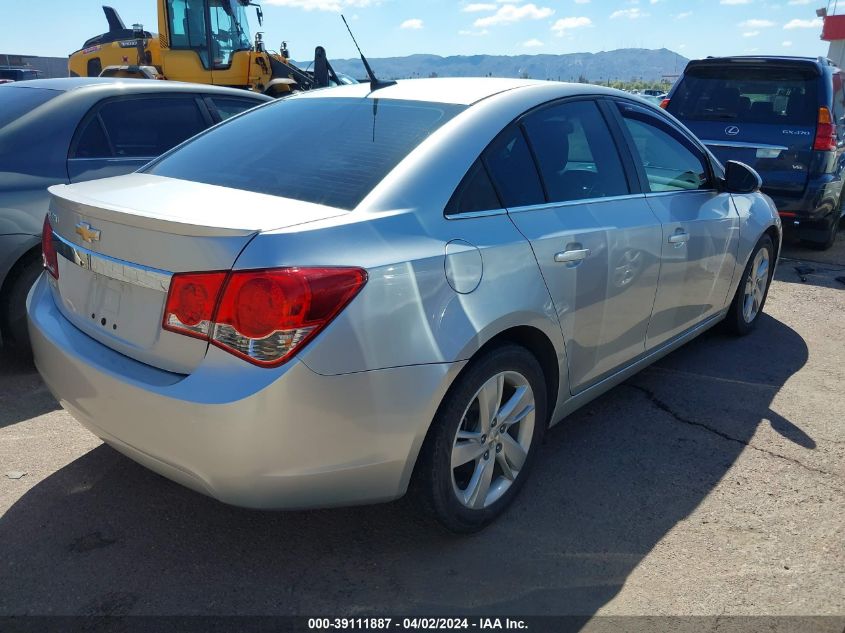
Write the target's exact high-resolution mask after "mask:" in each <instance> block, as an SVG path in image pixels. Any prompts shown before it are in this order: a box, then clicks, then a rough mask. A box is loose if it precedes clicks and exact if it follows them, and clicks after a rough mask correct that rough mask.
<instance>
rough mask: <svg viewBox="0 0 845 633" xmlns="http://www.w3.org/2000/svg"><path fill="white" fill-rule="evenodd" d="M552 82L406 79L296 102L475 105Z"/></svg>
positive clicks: (348, 88)
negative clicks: (394, 101)
mask: <svg viewBox="0 0 845 633" xmlns="http://www.w3.org/2000/svg"><path fill="white" fill-rule="evenodd" d="M547 83H549V82H545V81H537V80H532V79H505V78H498V77H437V78H432V79H404V80H400V81H397V82H396V83H395V84H393V85H389V86H387V87H384V88H379V89H377V90H372V88H371V87H370V84H369V82H365V83H360V84H353V85H351V86H338V87H335V88H329V89H327V90H330V91H331V92H330V94H329V93H327V92H326V91H325V90H315V91H312V92H307V93H302V94H300V95H297V97H296V98H306V99H307V98H323V97H328V96H332V97H346V98H353V99H354V98H362V97H368V98H370V99H399V100H402V101H428V102H433V103H453V104H457V105H472V104H473V103H476V102H477V101H481V100H482V99H486V98H487V97H492V96H493V95H496V94H499V93H502V92H506V91H508V90H514V89H516V88H525V87H529V86H539V85H544V84H547Z"/></svg>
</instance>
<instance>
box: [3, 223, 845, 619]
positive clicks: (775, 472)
mask: <svg viewBox="0 0 845 633" xmlns="http://www.w3.org/2000/svg"><path fill="white" fill-rule="evenodd" d="M796 267H798V268H799V269H800V270H796ZM843 275H845V231H843V232H840V240H839V242H838V244H837V246H836V247H835V248H834V249H833V250H831V251H828V252H825V253H818V252H815V251H807V250H803V249H801V248H800V247H799V246H798V245H797V244H796V243H795V242H794V241H792V240H789V241H788V243H787V244H786V248H785V250H784V257H783V259H782V260H781V263H780V267H779V270H778V273H777V277H776V281H775V282H774V283H773V286H772V289H771V292H770V295H769V300H768V303H767V305H766V314H765V315H764V316H763V317H762V320H761V322H760V323H759V328H758V329H757V330H756V331H755V332H754V333H753V334H752V335H751V336H748V337H745V338H742V339H735V338H731V337H729V336H727V335H725V334H723V333H721V332H720V331H718V330H713V331H711V332H708V333H707V334H705V335H703V336H701V337H699V338H698V339H697V340H695V341H693V342H692V343H690V344H688V345H687V346H685V347H684V348H682V349H680V350H678V351H676V352H674V353H673V354H671V355H670V356H668V357H666V358H665V359H663V360H662V361H660V362H659V363H657V364H656V365H655V366H653V367H651V368H649V369H646V370H645V371H643V372H641V373H640V374H639V375H637V376H636V377H634V378H632V379H630V380H629V381H627V382H626V383H625V384H623V385H621V386H619V387H617V388H615V389H613V390H612V391H611V392H609V393H608V394H606V395H605V396H603V397H602V398H600V399H598V400H596V401H594V402H593V403H591V404H589V405H587V406H586V407H585V408H583V409H582V410H580V411H579V412H577V413H576V414H574V415H572V416H571V417H570V418H569V419H567V420H566V421H565V422H564V423H562V424H560V425H558V426H556V427H555V428H553V429H552V430H551V431H550V432H549V433H548V434H547V439H546V443H545V445H544V446H543V447H542V456H541V457H542V459H541V460H540V462H539V463H538V466H537V469H536V470H535V472H534V474H533V477H532V479H531V480H530V482H529V483H528V485H527V486H526V487H525V489H524V490H523V492H522V494H521V496H520V498H519V499H518V500H517V501H516V503H515V504H514V505H513V507H512V508H511V510H510V511H509V512H508V513H507V514H506V515H505V516H503V517H502V518H501V519H500V520H499V521H498V522H496V523H495V524H494V525H492V526H491V527H490V528H488V529H487V530H486V531H484V532H482V533H481V534H478V535H474V536H471V537H456V536H452V535H449V534H445V533H443V532H442V531H440V530H438V529H436V528H434V527H433V526H432V525H431V524H430V523H428V522H426V521H425V520H422V519H420V518H419V516H418V514H417V512H416V510H415V508H414V507H413V504H412V502H411V501H409V500H400V501H398V502H395V503H391V504H384V505H379V506H372V507H359V508H349V509H338V510H321V511H310V512H257V511H248V510H241V509H237V508H233V507H228V506H225V505H223V504H221V503H218V502H216V501H214V500H212V499H209V498H206V497H203V496H201V495H199V494H196V493H194V492H191V491H189V490H187V489H185V488H182V487H180V486H178V485H176V484H174V483H171V482H170V481H168V480H166V479H164V478H162V477H159V476H157V475H155V474H153V473H152V472H150V471H148V470H146V469H144V468H142V467H141V466H138V465H136V464H135V463H133V462H132V461H130V460H129V459H127V458H125V457H123V456H122V455H120V454H118V453H117V452H115V451H114V450H112V449H111V448H109V447H108V446H105V445H103V444H102V443H101V442H100V441H99V440H98V439H97V438H96V437H94V436H93V435H91V434H90V433H89V432H87V431H86V430H84V429H83V428H82V427H81V426H79V425H78V424H77V423H76V422H75V421H74V420H73V419H72V418H71V417H70V416H69V415H68V414H67V413H65V412H64V411H63V410H61V409H60V408H59V407H58V405H57V404H56V402H55V401H54V400H53V398H52V397H51V396H50V394H49V392H48V391H47V390H46V388H45V387H44V385H43V384H42V383H41V381H40V380H39V377H38V375H37V373H35V371H34V370H33V369H32V367H31V366H29V365H27V364H26V363H22V362H21V361H19V360H18V359H15V358H13V357H11V356H9V355H8V354H5V355H3V356H0V615H23V614H29V615H33V614H39V615H57V614H66V615H116V616H121V615H127V614H132V615H135V614H146V615H152V614H170V615H172V614H181V615H190V614H210V615H215V614H235V613H236V614H299V615H301V614H312V615H314V614H326V615H348V616H356V615H361V614H368V613H402V614H408V613H440V614H448V613H451V614H465V615H469V614H484V615H490V614H520V615H529V614H575V615H585V616H590V615H594V614H600V615H635V614H648V615H677V616H693V615H705V616H720V617H723V616H730V615H734V616H737V615H749V616H759V615H770V616H787V615H835V616H845V423H843V421H845V393H843V391H845V363H843V361H845V334H843V325H845V283H843V282H842V281H837V279H836V278H837V277H840V276H843ZM802 277H803V281H802ZM21 473H25V474H23V475H22V476H20V474H21ZM18 476H20V477H19V478H12V477H18ZM610 628H611V629H613V628H614V627H612V626H611V627H610ZM739 628H742V627H741V626H740V627H739ZM714 630H715V629H714ZM720 630H721V629H720Z"/></svg>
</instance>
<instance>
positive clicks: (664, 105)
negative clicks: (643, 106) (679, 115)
mask: <svg viewBox="0 0 845 633" xmlns="http://www.w3.org/2000/svg"><path fill="white" fill-rule="evenodd" d="M660 107H661V108H663V109H664V110H665V109H666V108H668V107H669V99H664V100H663V101H661V102H660Z"/></svg>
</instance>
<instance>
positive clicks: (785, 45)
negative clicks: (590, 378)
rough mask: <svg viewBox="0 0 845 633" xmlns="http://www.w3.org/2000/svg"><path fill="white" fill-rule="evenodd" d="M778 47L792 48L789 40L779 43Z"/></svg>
mask: <svg viewBox="0 0 845 633" xmlns="http://www.w3.org/2000/svg"><path fill="white" fill-rule="evenodd" d="M780 45H781V46H784V47H786V48H789V47H790V46H792V42H791V41H790V40H784V41H783V42H781V43H780Z"/></svg>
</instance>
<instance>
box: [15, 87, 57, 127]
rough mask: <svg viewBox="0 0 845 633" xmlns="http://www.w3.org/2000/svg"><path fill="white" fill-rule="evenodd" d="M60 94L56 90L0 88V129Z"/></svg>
mask: <svg viewBox="0 0 845 633" xmlns="http://www.w3.org/2000/svg"><path fill="white" fill-rule="evenodd" d="M60 94H62V93H61V92H60V91H58V90H44V89H43V88H22V87H18V86H8V85H7V86H0V128H2V127H3V126H5V125H8V124H9V123H11V122H12V121H14V120H15V119H17V118H19V117H21V116H23V115H24V114H26V113H27V112H29V111H30V110H34V109H35V108H37V107H38V106H40V105H44V104H45V103H47V102H48V101H49V100H50V99H53V98H55V97H58V96H59V95H60Z"/></svg>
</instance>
